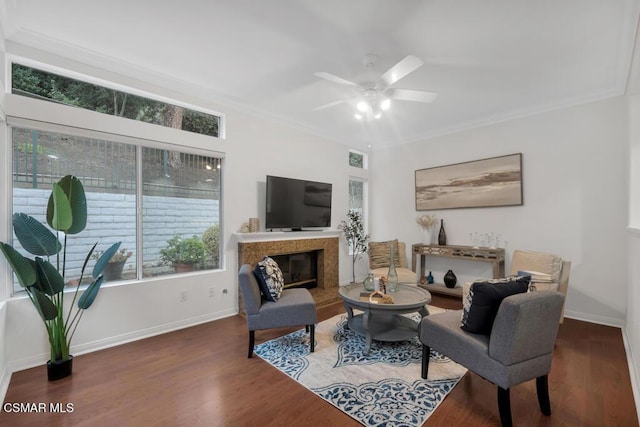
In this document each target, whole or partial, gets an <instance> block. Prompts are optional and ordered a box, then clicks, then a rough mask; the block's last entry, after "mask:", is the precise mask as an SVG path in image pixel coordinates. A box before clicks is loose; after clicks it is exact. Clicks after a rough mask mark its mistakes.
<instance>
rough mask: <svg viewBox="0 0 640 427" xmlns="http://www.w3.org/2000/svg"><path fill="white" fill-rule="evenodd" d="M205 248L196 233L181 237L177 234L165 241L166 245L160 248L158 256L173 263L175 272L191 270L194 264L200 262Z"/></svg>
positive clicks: (205, 253) (205, 251) (203, 256)
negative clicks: (191, 235) (184, 237)
mask: <svg viewBox="0 0 640 427" xmlns="http://www.w3.org/2000/svg"><path fill="white" fill-rule="evenodd" d="M206 255H207V249H206V247H205V245H204V243H202V240H200V238H199V237H198V236H196V235H194V236H193V237H189V238H186V239H183V238H182V236H180V235H179V234H176V235H174V236H173V237H172V238H171V239H169V240H168V241H167V246H166V247H164V248H162V249H160V258H161V259H162V261H164V262H165V263H170V264H172V265H173V269H174V270H175V272H176V273H183V272H187V271H193V269H194V265H195V264H198V263H200V262H202V261H203V260H204V258H205V257H206Z"/></svg>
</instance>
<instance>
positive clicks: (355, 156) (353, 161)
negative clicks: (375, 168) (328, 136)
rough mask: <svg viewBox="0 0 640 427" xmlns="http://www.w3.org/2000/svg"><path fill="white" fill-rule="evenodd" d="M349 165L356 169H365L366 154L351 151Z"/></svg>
mask: <svg viewBox="0 0 640 427" xmlns="http://www.w3.org/2000/svg"><path fill="white" fill-rule="evenodd" d="M349 165H350V166H353V167H354V168H360V169H364V154H362V153H358V152H357V151H353V150H349Z"/></svg>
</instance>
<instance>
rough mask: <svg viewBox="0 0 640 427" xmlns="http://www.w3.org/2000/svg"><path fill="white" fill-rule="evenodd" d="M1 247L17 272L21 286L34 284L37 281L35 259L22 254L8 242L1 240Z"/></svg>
mask: <svg viewBox="0 0 640 427" xmlns="http://www.w3.org/2000/svg"><path fill="white" fill-rule="evenodd" d="M0 249H2V253H3V254H4V257H5V258H6V259H7V261H8V262H9V265H10V266H11V268H12V269H13V272H14V273H16V276H17V277H18V282H20V286H22V287H23V288H26V287H29V286H31V285H33V284H34V283H35V282H36V269H35V267H34V265H33V261H31V260H30V259H28V258H25V257H23V256H22V254H20V253H19V252H18V251H16V250H15V249H13V248H12V247H11V245H8V244H6V243H2V242H0Z"/></svg>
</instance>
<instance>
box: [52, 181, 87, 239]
mask: <svg viewBox="0 0 640 427" xmlns="http://www.w3.org/2000/svg"><path fill="white" fill-rule="evenodd" d="M57 185H58V186H59V188H60V189H62V191H63V192H64V194H65V196H66V199H67V201H68V203H69V207H70V209H71V212H70V214H69V215H70V218H71V224H70V225H69V227H67V228H64V229H63V228H58V229H57V230H64V231H65V233H67V234H78V233H79V232H81V231H82V230H84V229H85V227H86V226H87V199H86V196H85V193H84V187H83V186H82V182H80V180H79V179H78V178H76V177H75V176H72V175H67V176H65V177H64V178H62V179H61V180H60V181H58V182H57ZM55 188H56V185H54V191H55ZM55 201H56V200H55V199H54V193H53V192H52V194H51V197H49V204H48V205H47V221H48V222H49V225H51V227H53V225H52V223H53V218H54V215H55V210H56V209H57V206H56V205H55ZM53 228H54V229H56V228H55V227H53Z"/></svg>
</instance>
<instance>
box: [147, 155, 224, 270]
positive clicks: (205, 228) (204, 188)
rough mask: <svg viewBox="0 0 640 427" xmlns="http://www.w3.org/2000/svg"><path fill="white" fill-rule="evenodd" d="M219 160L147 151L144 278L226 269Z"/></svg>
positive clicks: (220, 164)
mask: <svg viewBox="0 0 640 427" xmlns="http://www.w3.org/2000/svg"><path fill="white" fill-rule="evenodd" d="M221 166H222V163H221V160H220V159H219V158H214V157H206V156H201V155H195V154H188V153H181V152H178V151H167V150H161V149H155V148H146V147H145V148H143V149H142V179H143V188H142V194H143V196H142V230H143V246H144V257H143V259H144V262H143V274H144V275H145V276H157V275H164V274H172V273H174V271H175V272H178V273H180V272H184V271H190V270H203V269H212V268H219V267H220V244H219V242H220V238H219V233H220V228H219V222H220V181H221V179H220V177H221V173H222V167H221Z"/></svg>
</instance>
